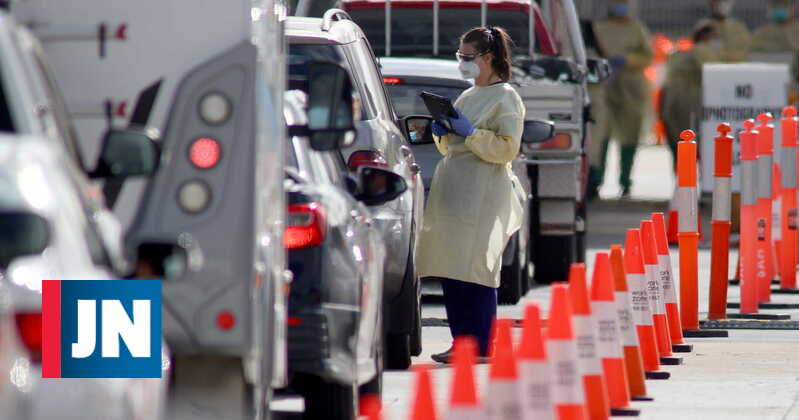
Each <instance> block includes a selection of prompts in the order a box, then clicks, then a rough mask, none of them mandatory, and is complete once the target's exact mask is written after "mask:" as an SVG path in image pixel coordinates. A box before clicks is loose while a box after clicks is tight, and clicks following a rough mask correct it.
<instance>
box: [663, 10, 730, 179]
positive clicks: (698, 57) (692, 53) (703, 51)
mask: <svg viewBox="0 0 799 420" xmlns="http://www.w3.org/2000/svg"><path fill="white" fill-rule="evenodd" d="M693 41H694V48H692V49H690V50H687V51H677V52H675V53H674V54H672V55H671V56H670V57H669V60H668V63H667V67H666V81H665V82H664V83H663V94H662V97H661V100H662V101H663V102H662V103H661V106H660V112H661V119H662V120H663V123H664V124H665V125H666V136H667V137H668V144H669V149H670V150H671V153H672V157H673V158H674V159H673V163H674V168H675V170H676V168H677V141H678V140H679V139H680V133H681V132H682V131H683V130H688V129H691V130H694V131H697V132H698V131H699V130H698V129H699V120H700V114H699V112H700V111H701V107H702V66H703V65H704V64H705V63H710V62H714V61H719V59H720V58H719V55H720V52H721V51H720V45H719V34H718V32H716V28H715V27H714V26H713V25H711V24H709V23H706V24H705V25H703V26H699V27H697V28H696V29H695V30H694V34H693Z"/></svg>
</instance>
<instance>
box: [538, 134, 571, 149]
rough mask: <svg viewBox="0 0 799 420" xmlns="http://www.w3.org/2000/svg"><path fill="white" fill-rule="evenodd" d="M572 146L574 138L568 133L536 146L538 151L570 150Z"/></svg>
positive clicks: (556, 135)
mask: <svg viewBox="0 0 799 420" xmlns="http://www.w3.org/2000/svg"><path fill="white" fill-rule="evenodd" d="M571 146H572V137H571V136H570V135H568V134H566V133H558V134H555V136H554V137H552V138H551V139H549V140H547V141H545V142H543V143H540V144H538V145H536V149H568V148H570V147H571Z"/></svg>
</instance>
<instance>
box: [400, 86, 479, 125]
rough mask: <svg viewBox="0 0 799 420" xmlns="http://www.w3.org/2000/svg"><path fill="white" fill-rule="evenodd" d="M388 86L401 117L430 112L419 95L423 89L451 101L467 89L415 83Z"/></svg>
mask: <svg viewBox="0 0 799 420" xmlns="http://www.w3.org/2000/svg"><path fill="white" fill-rule="evenodd" d="M386 87H388V92H389V94H390V95H391V102H392V103H393V104H394V109H395V110H396V111H397V115H398V116H400V117H404V116H406V115H429V114H430V112H428V111H427V107H425V105H424V101H422V98H421V97H419V94H420V93H422V91H427V92H430V93H435V94H436V95H440V96H443V97H445V98H449V99H450V100H451V101H453V102H455V99H457V98H458V96H460V95H461V93H463V91H464V90H465V89H463V88H457V87H450V86H436V85H427V84H414V83H402V84H389V85H386Z"/></svg>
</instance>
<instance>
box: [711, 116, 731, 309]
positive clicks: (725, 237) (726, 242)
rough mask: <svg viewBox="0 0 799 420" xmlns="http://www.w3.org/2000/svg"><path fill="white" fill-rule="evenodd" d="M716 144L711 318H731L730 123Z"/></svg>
mask: <svg viewBox="0 0 799 420" xmlns="http://www.w3.org/2000/svg"><path fill="white" fill-rule="evenodd" d="M717 130H718V132H719V135H718V137H716V144H715V161H714V163H715V165H714V172H713V176H714V177H715V183H714V186H713V222H712V223H711V225H712V230H713V232H712V242H711V245H710V249H711V255H710V301H709V311H708V318H709V319H724V318H726V317H727V284H728V283H729V280H728V276H729V259H730V230H731V229H732V221H731V216H732V143H733V138H732V136H730V135H729V133H730V130H731V128H730V125H729V124H720V125H719V126H718V127H717Z"/></svg>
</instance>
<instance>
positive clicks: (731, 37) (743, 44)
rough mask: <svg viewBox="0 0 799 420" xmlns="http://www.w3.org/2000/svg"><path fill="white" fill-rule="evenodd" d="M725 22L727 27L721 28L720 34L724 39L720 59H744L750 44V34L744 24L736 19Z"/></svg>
mask: <svg viewBox="0 0 799 420" xmlns="http://www.w3.org/2000/svg"><path fill="white" fill-rule="evenodd" d="M727 24H728V25H729V27H728V28H725V29H724V30H722V34H721V35H722V38H723V41H724V48H723V50H722V52H721V59H722V60H723V61H726V62H740V61H746V57H747V55H749V48H750V47H751V45H752V34H751V33H750V32H749V29H747V28H746V25H744V24H742V23H740V22H738V21H730V22H728V23H727Z"/></svg>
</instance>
